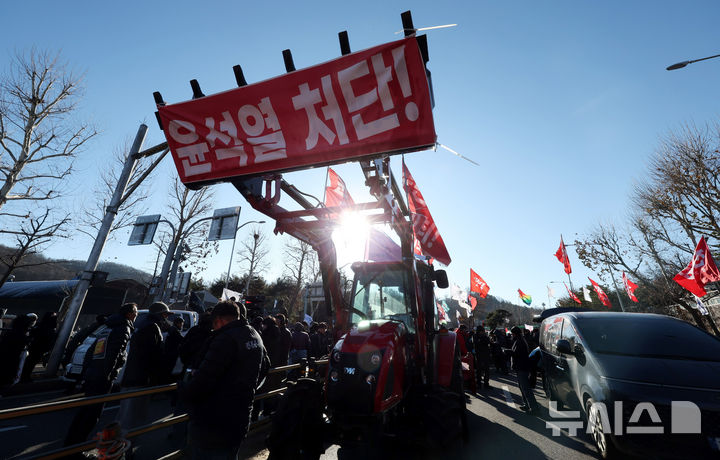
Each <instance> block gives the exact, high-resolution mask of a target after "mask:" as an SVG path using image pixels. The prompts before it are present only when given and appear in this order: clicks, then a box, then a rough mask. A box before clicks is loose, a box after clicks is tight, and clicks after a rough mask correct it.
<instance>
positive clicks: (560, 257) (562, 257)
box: [555, 236, 572, 275]
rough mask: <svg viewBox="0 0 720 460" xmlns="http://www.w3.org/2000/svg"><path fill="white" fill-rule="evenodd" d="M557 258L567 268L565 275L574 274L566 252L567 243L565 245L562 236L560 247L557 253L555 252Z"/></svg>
mask: <svg viewBox="0 0 720 460" xmlns="http://www.w3.org/2000/svg"><path fill="white" fill-rule="evenodd" d="M555 257H557V260H559V261H560V262H561V263H562V264H563V266H564V267H565V273H567V274H568V275H569V274H570V273H572V268H570V259H569V258H568V254H567V251H566V250H565V243H563V239H562V236H561V237H560V247H559V248H558V250H557V251H555Z"/></svg>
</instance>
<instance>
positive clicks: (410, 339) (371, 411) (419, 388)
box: [235, 157, 467, 459]
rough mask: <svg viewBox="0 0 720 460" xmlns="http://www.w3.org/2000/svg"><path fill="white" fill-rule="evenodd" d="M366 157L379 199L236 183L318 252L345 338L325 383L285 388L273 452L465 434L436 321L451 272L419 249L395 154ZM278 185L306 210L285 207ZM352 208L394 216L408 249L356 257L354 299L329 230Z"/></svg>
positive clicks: (457, 388) (460, 399)
mask: <svg viewBox="0 0 720 460" xmlns="http://www.w3.org/2000/svg"><path fill="white" fill-rule="evenodd" d="M361 165H362V170H363V172H364V174H365V177H366V184H367V185H368V186H369V187H370V191H371V194H372V195H373V196H374V197H375V198H376V199H377V201H376V202H374V203H362V204H356V205H353V206H351V207H343V208H342V209H339V208H328V207H322V206H317V207H316V206H312V205H311V204H310V203H309V202H308V201H307V200H306V199H305V198H304V195H303V194H302V193H300V192H299V191H298V190H297V189H296V188H295V187H294V186H292V185H290V184H288V183H287V182H285V181H284V180H283V179H282V177H281V176H276V177H275V178H274V179H272V180H270V181H268V182H267V183H266V187H265V188H264V190H265V194H264V195H263V193H262V190H263V187H261V185H262V183H261V182H260V180H251V181H243V182H239V181H236V182H235V186H236V187H237V188H238V190H240V192H241V193H242V194H243V195H244V196H245V198H246V199H247V200H248V202H249V203H250V204H251V205H252V206H253V207H254V208H255V209H257V210H258V211H260V212H262V213H264V214H266V215H267V216H269V217H272V218H274V219H275V220H276V221H277V225H276V232H283V233H288V234H290V235H293V236H295V237H297V238H299V239H301V240H303V241H305V242H307V243H309V244H310V245H312V247H313V248H314V249H315V250H316V251H317V253H318V259H319V261H320V268H321V272H322V275H323V287H324V291H325V297H326V302H325V305H326V306H327V307H328V308H329V311H331V312H332V313H334V315H332V316H333V317H334V331H335V332H336V337H337V338H338V340H337V342H336V344H335V346H334V348H333V349H332V351H331V353H330V357H329V365H328V368H327V372H326V374H325V376H326V377H325V380H324V382H318V381H316V380H312V379H300V380H299V381H298V383H297V384H294V385H291V387H290V388H289V389H288V391H287V393H286V394H285V396H283V399H282V400H281V402H280V404H279V407H278V410H277V411H276V414H275V415H274V416H273V428H272V432H271V434H270V435H269V437H268V447H269V449H270V455H271V458H273V459H278V458H317V457H318V456H319V455H320V454H321V453H322V452H323V451H324V446H325V445H327V443H336V444H340V445H341V446H342V447H343V448H345V450H355V449H361V450H362V449H366V448H368V446H377V445H379V443H378V442H377V441H379V440H382V439H383V438H386V437H389V436H397V435H399V434H402V433H403V431H404V430H408V431H410V432H413V433H415V434H416V435H418V436H419V437H421V438H423V439H431V440H432V439H435V438H437V436H435V433H437V432H438V429H439V428H440V429H441V430H440V431H442V439H439V438H438V439H436V440H437V441H438V444H442V443H443V442H444V441H446V440H449V439H453V438H454V437H458V436H459V437H463V438H464V437H467V425H466V408H465V395H464V391H463V375H462V366H461V361H460V353H459V349H458V347H456V336H455V333H453V332H448V331H447V330H445V329H442V328H440V327H439V324H438V318H437V311H436V308H437V307H436V301H435V295H434V287H435V285H437V286H438V287H440V288H446V287H447V285H448V281H447V275H446V273H445V271H443V270H435V269H434V267H433V265H432V264H428V263H426V262H425V261H423V260H420V259H419V258H417V257H415V255H414V253H413V230H412V222H411V217H410V213H409V211H408V209H407V207H406V205H405V202H404V199H403V197H402V195H400V193H399V187H398V184H397V183H396V181H395V178H394V176H393V175H392V173H391V171H390V170H389V159H388V158H387V157H386V158H384V159H376V160H373V161H364V162H361ZM272 182H274V183H275V192H274V193H271V190H272ZM281 192H285V193H286V194H287V195H289V196H290V197H292V198H294V199H295V201H296V202H297V203H298V204H300V205H301V207H303V208H305V209H304V210H300V211H287V210H285V209H283V208H281V207H280V206H279V205H278V201H279V195H280V194H281ZM347 212H355V213H362V214H364V215H365V216H364V217H365V218H366V219H367V220H368V221H370V222H374V223H387V224H389V225H390V226H391V227H392V228H393V229H394V230H395V232H396V233H397V234H398V235H399V237H400V241H401V251H402V258H401V260H398V261H396V262H358V263H355V264H353V265H352V269H353V271H354V280H353V288H352V296H351V299H350V301H349V303H347V301H346V300H345V299H344V298H343V295H342V288H341V283H340V276H339V273H338V270H337V267H336V255H335V247H334V244H333V241H332V238H331V233H332V231H333V229H335V228H336V227H337V226H338V225H339V222H338V221H339V216H340V215H341V213H347Z"/></svg>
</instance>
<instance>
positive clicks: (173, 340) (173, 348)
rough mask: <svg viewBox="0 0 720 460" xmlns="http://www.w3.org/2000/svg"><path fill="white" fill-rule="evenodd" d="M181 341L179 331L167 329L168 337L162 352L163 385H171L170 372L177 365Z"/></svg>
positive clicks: (172, 328)
mask: <svg viewBox="0 0 720 460" xmlns="http://www.w3.org/2000/svg"><path fill="white" fill-rule="evenodd" d="M182 341H183V336H182V334H181V333H180V330H179V329H178V328H177V327H175V326H171V327H170V328H169V329H168V335H167V338H166V339H165V346H164V350H163V352H164V353H165V354H164V356H163V376H162V382H163V383H171V382H172V381H173V375H172V371H173V369H175V364H177V359H178V354H179V353H180V344H181V343H182Z"/></svg>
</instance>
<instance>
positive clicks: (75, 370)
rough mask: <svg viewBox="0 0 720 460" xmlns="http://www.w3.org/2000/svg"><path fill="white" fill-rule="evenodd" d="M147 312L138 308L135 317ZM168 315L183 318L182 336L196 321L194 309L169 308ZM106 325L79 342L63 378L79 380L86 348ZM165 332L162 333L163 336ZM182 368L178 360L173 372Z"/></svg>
mask: <svg viewBox="0 0 720 460" xmlns="http://www.w3.org/2000/svg"><path fill="white" fill-rule="evenodd" d="M147 314H148V310H138V317H137V319H136V321H137V320H139V319H140V318H141V317H143V316H144V315H147ZM170 314H171V315H170V317H171V318H172V317H173V316H181V317H182V319H183V320H184V323H183V329H182V331H180V333H181V334H182V335H183V336H184V335H185V334H186V333H187V331H188V330H189V329H190V328H191V327H193V326H195V325H197V323H198V318H199V316H198V314H197V312H194V311H189V310H170ZM106 329H107V328H106V326H104V325H103V326H100V327H99V328H97V329H96V330H95V331H94V332H93V333H92V334H90V335H89V336H88V337H87V338H86V339H85V340H84V341H83V343H81V344H80V345H79V346H78V347H77V348H76V349H75V352H74V353H73V356H72V359H71V360H70V363H68V365H67V366H66V367H65V378H66V379H70V380H76V381H79V380H80V379H81V378H82V370H83V361H84V360H85V354H86V353H87V351H88V349H89V348H90V347H91V346H92V344H93V343H94V342H95V340H96V339H97V338H98V337H100V336H102V335H103V333H104V332H105V331H106ZM165 335H166V334H163V336H165ZM129 347H130V343H128V350H126V351H129ZM124 370H125V368H124V367H123V369H121V370H120V374H119V376H118V380H119V379H120V378H121V377H122V373H123V371H124ZM181 370H182V364H181V363H180V362H179V360H178V363H177V364H176V365H175V368H174V369H173V373H179V372H180V371H181Z"/></svg>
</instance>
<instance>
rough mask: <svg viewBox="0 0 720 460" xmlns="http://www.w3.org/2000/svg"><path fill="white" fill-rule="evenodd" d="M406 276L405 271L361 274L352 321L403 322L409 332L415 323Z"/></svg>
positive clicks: (357, 285)
mask: <svg viewBox="0 0 720 460" xmlns="http://www.w3.org/2000/svg"><path fill="white" fill-rule="evenodd" d="M407 304H408V298H407V278H406V276H405V272H404V271H402V270H392V269H385V270H382V271H378V272H364V273H358V274H357V275H356V278H355V289H354V292H353V302H352V307H353V309H352V323H353V324H358V323H359V322H360V321H363V320H376V319H392V320H395V321H402V322H403V323H405V326H406V327H407V328H408V331H409V332H411V333H412V332H415V324H414V321H413V317H412V316H411V315H410V311H409V310H408V308H407Z"/></svg>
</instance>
